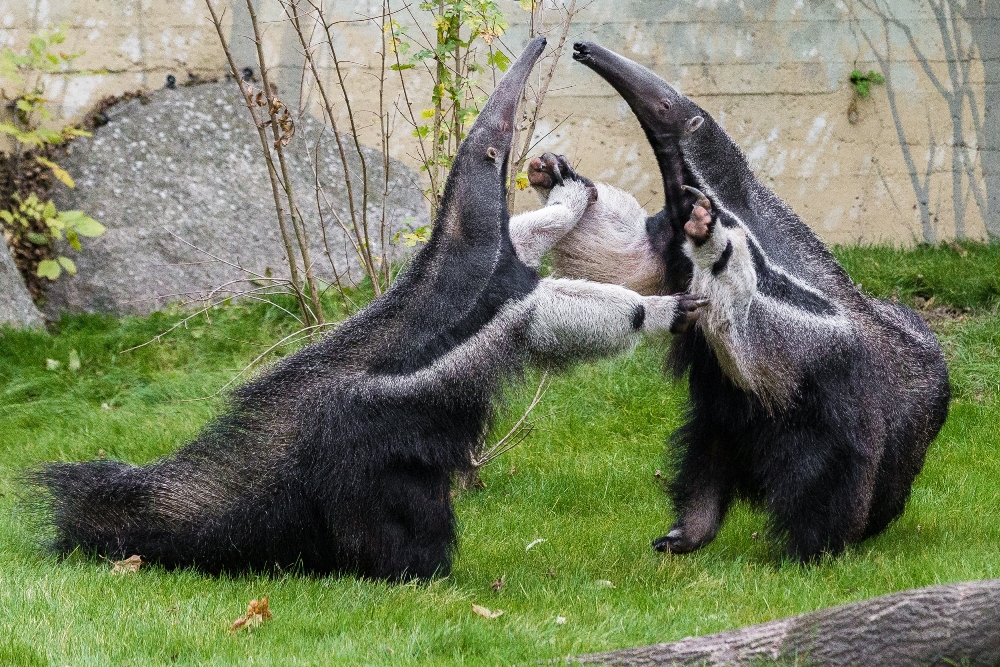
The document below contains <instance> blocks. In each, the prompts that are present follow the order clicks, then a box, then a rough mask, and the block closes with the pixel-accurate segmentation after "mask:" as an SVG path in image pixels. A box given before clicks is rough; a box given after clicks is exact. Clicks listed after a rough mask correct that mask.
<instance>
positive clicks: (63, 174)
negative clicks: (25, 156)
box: [35, 156, 76, 188]
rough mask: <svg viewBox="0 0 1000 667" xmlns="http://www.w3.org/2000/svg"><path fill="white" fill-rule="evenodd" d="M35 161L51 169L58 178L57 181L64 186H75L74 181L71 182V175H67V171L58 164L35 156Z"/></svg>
mask: <svg viewBox="0 0 1000 667" xmlns="http://www.w3.org/2000/svg"><path fill="white" fill-rule="evenodd" d="M35 162H37V163H38V164H41V165H44V166H46V167H48V168H49V169H51V170H52V173H53V174H54V175H55V177H56V178H58V179H59V181H60V182H62V184H63V185H65V186H66V187H68V188H75V187H76V183H74V182H73V177H72V176H70V175H69V172H68V171H66V170H65V169H63V168H62V167H60V166H59V165H57V164H56V163H55V162H53V161H52V160H46V159H45V158H43V157H37V156H36V157H35Z"/></svg>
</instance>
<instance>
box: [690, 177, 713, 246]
mask: <svg viewBox="0 0 1000 667" xmlns="http://www.w3.org/2000/svg"><path fill="white" fill-rule="evenodd" d="M683 187H684V189H685V190H687V191H688V192H690V193H692V194H693V195H695V196H696V197H697V198H698V199H697V201H695V203H694V208H692V209H691V217H690V218H689V219H688V221H687V222H685V223H684V232H685V233H686V234H687V235H688V238H690V239H691V241H692V242H693V243H694V244H695V245H701V244H702V243H704V242H705V241H707V240H708V239H709V237H710V236H711V235H712V230H713V229H714V227H715V211H714V210H713V209H712V202H710V201H709V200H708V197H706V196H705V195H704V194H703V193H702V192H701V191H700V190H696V189H695V188H692V187H690V186H687V185H685V186H683Z"/></svg>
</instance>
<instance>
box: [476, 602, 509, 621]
mask: <svg viewBox="0 0 1000 667" xmlns="http://www.w3.org/2000/svg"><path fill="white" fill-rule="evenodd" d="M472 611H474V612H476V613H477V614H479V615H480V616H482V617H483V618H490V619H493V618H496V617H497V616H502V615H503V609H497V610H496V611H490V610H489V609H487V608H486V607H484V606H482V605H478V604H476V603H475V602H473V603H472Z"/></svg>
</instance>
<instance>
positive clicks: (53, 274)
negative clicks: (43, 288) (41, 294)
mask: <svg viewBox="0 0 1000 667" xmlns="http://www.w3.org/2000/svg"><path fill="white" fill-rule="evenodd" d="M60 273H62V269H61V268H59V263H58V262H57V261H55V260H54V259H43V260H42V261H40V262H39V263H38V269H37V270H36V271H35V274H36V275H37V276H38V277H39V278H48V279H49V280H55V279H56V278H58V277H59V274H60Z"/></svg>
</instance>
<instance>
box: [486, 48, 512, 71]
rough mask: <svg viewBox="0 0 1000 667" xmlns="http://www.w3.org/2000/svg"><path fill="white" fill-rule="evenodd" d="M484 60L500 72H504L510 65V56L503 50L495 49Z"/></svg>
mask: <svg viewBox="0 0 1000 667" xmlns="http://www.w3.org/2000/svg"><path fill="white" fill-rule="evenodd" d="M486 62H487V64H488V65H490V66H492V67H496V68H497V69H498V70H500V71H501V72H506V71H507V68H508V67H510V58H508V57H507V54H506V53H504V52H503V51H500V50H497V51H494V52H493V53H491V54H490V55H489V56H488V57H487V58H486Z"/></svg>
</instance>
